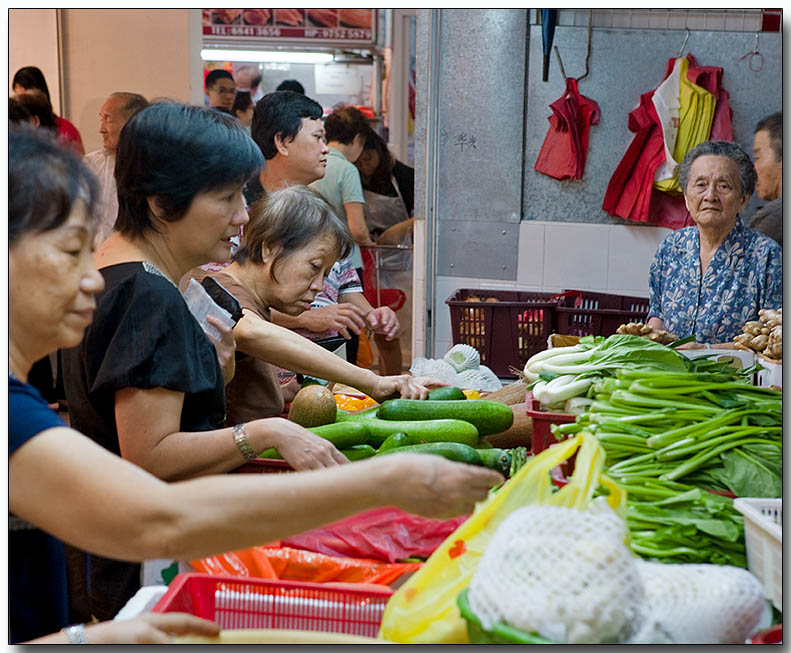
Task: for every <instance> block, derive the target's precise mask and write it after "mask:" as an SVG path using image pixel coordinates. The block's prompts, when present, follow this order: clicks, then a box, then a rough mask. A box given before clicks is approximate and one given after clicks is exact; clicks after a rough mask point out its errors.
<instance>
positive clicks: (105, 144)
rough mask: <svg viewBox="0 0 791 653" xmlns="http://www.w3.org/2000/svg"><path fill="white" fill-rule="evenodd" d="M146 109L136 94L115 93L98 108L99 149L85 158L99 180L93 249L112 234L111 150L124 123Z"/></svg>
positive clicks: (115, 204)
mask: <svg viewBox="0 0 791 653" xmlns="http://www.w3.org/2000/svg"><path fill="white" fill-rule="evenodd" d="M147 106H148V101H147V100H146V99H145V98H144V97H143V96H142V95H140V94H139V93H128V92H125V91H118V92H116V93H111V94H110V97H108V98H107V100H105V102H104V104H102V106H101V107H100V108H99V133H100V134H101V135H102V149H100V150H96V151H95V152H90V153H88V154H86V155H85V157H84V159H83V160H84V161H85V164H86V165H87V166H88V167H89V168H90V169H91V170H92V171H93V173H94V174H95V175H96V178H97V179H98V180H99V185H100V187H101V195H100V202H99V207H98V211H99V222H98V225H97V227H96V235H95V236H94V245H95V246H96V247H99V245H101V244H102V243H103V242H104V241H105V240H106V239H107V237H108V236H110V234H112V233H113V226H114V225H115V219H116V217H118V195H117V193H116V188H115V176H114V170H115V149H116V148H117V147H118V137H119V136H120V135H121V130H122V129H123V127H124V125H125V124H126V123H127V121H128V120H129V119H130V118H131V117H132V116H133V115H134V114H135V113H137V112H138V111H140V109H142V108H143V107H147Z"/></svg>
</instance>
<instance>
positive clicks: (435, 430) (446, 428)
mask: <svg viewBox="0 0 791 653" xmlns="http://www.w3.org/2000/svg"><path fill="white" fill-rule="evenodd" d="M416 401H417V400H416ZM439 403H443V404H444V403H447V402H445V401H442V402H439ZM470 403H472V402H470ZM509 412H510V411H509ZM361 421H362V420H361ZM343 423H344V424H348V423H349V422H343ZM363 424H364V425H365V427H366V428H367V429H368V444H370V445H371V446H372V447H374V448H375V449H376V448H379V447H381V446H382V444H383V443H384V441H385V440H386V439H387V437H388V436H389V435H392V434H393V433H399V432H401V433H406V434H407V435H408V436H409V437H410V438H414V439H415V441H416V442H461V443H462V444H466V445H469V446H472V445H474V444H475V443H476V442H478V429H476V428H475V426H473V425H472V424H470V423H469V422H465V421H463V420H460V419H430V420H429V419H424V420H389V419H378V418H376V417H371V418H368V419H365V420H364V421H363ZM322 428H325V427H322Z"/></svg>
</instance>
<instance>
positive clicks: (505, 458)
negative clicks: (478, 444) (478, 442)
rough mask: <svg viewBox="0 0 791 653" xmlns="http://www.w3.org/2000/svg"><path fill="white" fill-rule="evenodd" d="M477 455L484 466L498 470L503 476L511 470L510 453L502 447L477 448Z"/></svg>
mask: <svg viewBox="0 0 791 653" xmlns="http://www.w3.org/2000/svg"><path fill="white" fill-rule="evenodd" d="M477 451H478V455H479V456H480V457H481V462H482V463H483V465H484V466H485V467H489V468H490V469H494V470H496V471H498V472H500V473H501V474H502V475H503V476H508V473H509V472H510V471H511V454H509V453H508V452H507V451H505V450H504V449H496V448H492V449H478V450H477Z"/></svg>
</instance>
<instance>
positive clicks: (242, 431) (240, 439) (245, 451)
mask: <svg viewBox="0 0 791 653" xmlns="http://www.w3.org/2000/svg"><path fill="white" fill-rule="evenodd" d="M233 441H234V442H235V443H236V446H237V447H238V448H239V452H240V453H241V454H242V456H243V457H244V459H245V460H252V459H253V458H256V456H257V454H256V453H255V451H254V450H253V448H252V447H251V446H250V441H249V440H248V439H247V429H246V428H245V424H237V425H236V426H234V427H233Z"/></svg>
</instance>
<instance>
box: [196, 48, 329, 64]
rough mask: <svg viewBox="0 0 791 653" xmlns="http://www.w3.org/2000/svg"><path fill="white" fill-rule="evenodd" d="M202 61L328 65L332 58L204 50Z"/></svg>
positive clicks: (278, 52) (323, 54) (284, 52)
mask: <svg viewBox="0 0 791 653" xmlns="http://www.w3.org/2000/svg"><path fill="white" fill-rule="evenodd" d="M200 57H201V59H203V61H256V62H262V63H330V62H331V61H332V60H333V58H334V56H333V55H332V54H331V53H329V52H296V51H293V52H292V51H290V50H222V49H219V48H204V49H202V50H201V51H200Z"/></svg>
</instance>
